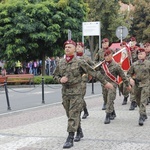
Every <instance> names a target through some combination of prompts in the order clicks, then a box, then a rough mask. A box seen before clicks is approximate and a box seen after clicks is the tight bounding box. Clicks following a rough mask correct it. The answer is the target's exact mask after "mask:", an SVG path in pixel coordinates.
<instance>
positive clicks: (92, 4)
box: [86, 0, 128, 55]
mask: <svg viewBox="0 0 150 150" xmlns="http://www.w3.org/2000/svg"><path fill="white" fill-rule="evenodd" d="M86 2H87V3H88V5H89V9H90V11H89V13H88V21H89V22H91V21H100V23H101V38H102V39H103V38H108V39H109V40H110V42H114V41H118V40H119V39H118V38H117V37H116V29H117V27H118V26H127V27H128V23H127V22H126V14H123V13H121V12H120V4H119V1H118V0H86ZM93 42H94V43H93ZM89 43H90V44H89V45H90V50H91V53H92V55H94V53H95V52H96V51H97V50H98V39H97V37H90V38H89ZM94 46H95V47H94ZM93 51H94V52H93Z"/></svg>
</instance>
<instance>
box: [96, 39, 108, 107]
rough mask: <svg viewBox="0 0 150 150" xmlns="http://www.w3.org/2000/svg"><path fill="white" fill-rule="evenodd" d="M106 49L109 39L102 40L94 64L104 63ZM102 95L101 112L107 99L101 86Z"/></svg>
mask: <svg viewBox="0 0 150 150" xmlns="http://www.w3.org/2000/svg"><path fill="white" fill-rule="evenodd" d="M108 48H109V39H107V38H104V39H103V40H102V48H101V49H100V50H99V51H98V52H97V53H96V55H95V57H94V61H95V63H99V62H102V61H104V52H105V50H107V49H108ZM102 93H103V100H104V103H103V107H102V110H105V109H106V103H107V98H106V96H105V89H104V88H103V86H102Z"/></svg>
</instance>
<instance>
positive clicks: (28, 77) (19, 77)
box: [6, 74, 34, 85]
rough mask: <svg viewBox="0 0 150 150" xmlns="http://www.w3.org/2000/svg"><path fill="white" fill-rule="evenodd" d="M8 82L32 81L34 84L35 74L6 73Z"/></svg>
mask: <svg viewBox="0 0 150 150" xmlns="http://www.w3.org/2000/svg"><path fill="white" fill-rule="evenodd" d="M6 77H7V83H8V84H9V83H29V84H30V85H31V83H33V84H34V75H33V74H10V75H6Z"/></svg>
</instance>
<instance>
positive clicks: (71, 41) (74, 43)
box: [64, 40, 76, 46]
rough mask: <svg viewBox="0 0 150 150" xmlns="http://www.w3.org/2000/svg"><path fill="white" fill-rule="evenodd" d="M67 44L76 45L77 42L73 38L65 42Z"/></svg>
mask: <svg viewBox="0 0 150 150" xmlns="http://www.w3.org/2000/svg"><path fill="white" fill-rule="evenodd" d="M67 44H72V45H74V46H76V42H74V41H73V40H67V41H66V42H65V43H64V46H65V45H67Z"/></svg>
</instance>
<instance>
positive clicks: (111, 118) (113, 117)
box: [110, 110, 116, 120]
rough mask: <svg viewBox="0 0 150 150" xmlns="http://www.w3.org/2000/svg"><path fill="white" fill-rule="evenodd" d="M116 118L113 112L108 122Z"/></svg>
mask: <svg viewBox="0 0 150 150" xmlns="http://www.w3.org/2000/svg"><path fill="white" fill-rule="evenodd" d="M115 117H116V112H115V110H113V112H112V113H111V114H110V120H114V119H115Z"/></svg>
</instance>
